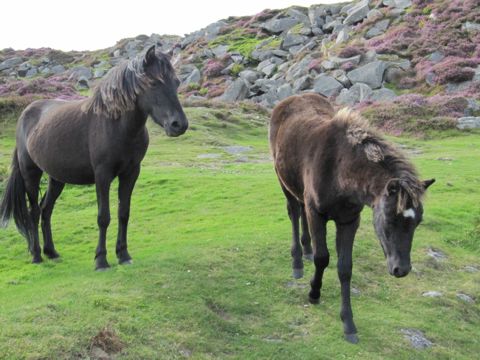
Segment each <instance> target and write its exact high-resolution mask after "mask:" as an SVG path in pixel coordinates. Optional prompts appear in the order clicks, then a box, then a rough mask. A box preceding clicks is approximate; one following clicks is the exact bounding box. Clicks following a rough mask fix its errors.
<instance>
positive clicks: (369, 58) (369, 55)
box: [363, 50, 377, 64]
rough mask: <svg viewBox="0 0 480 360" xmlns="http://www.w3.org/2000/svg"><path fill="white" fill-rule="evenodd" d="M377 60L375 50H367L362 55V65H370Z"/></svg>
mask: <svg viewBox="0 0 480 360" xmlns="http://www.w3.org/2000/svg"><path fill="white" fill-rule="evenodd" d="M376 60H377V52H376V51H375V50H368V51H367V52H366V53H365V54H364V55H363V63H364V64H366V63H370V62H373V61H376Z"/></svg>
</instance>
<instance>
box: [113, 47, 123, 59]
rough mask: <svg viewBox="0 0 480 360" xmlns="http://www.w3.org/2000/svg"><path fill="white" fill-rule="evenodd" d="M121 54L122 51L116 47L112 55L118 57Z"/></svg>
mask: <svg viewBox="0 0 480 360" xmlns="http://www.w3.org/2000/svg"><path fill="white" fill-rule="evenodd" d="M121 55H122V52H121V51H120V49H117V50H115V51H114V52H113V57H120V56H121Z"/></svg>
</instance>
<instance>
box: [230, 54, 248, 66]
mask: <svg viewBox="0 0 480 360" xmlns="http://www.w3.org/2000/svg"><path fill="white" fill-rule="evenodd" d="M230 57H231V59H232V60H233V62H234V63H235V64H241V63H243V60H245V57H244V56H243V55H242V54H235V53H232V54H231V55H230Z"/></svg>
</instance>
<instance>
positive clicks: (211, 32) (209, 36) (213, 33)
mask: <svg viewBox="0 0 480 360" xmlns="http://www.w3.org/2000/svg"><path fill="white" fill-rule="evenodd" d="M226 25H228V24H227V23H226V22H225V21H221V20H220V21H217V22H215V23H213V24H210V25H208V26H207V27H206V28H205V30H204V36H205V39H206V40H207V41H212V40H213V39H215V38H216V37H217V36H218V33H219V32H220V30H221V29H222V28H223V27H224V26H226Z"/></svg>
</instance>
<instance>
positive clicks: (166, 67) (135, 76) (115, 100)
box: [84, 46, 188, 136]
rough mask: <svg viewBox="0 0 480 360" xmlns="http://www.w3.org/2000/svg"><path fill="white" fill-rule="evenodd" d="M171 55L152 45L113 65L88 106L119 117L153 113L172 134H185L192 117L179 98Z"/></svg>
mask: <svg viewBox="0 0 480 360" xmlns="http://www.w3.org/2000/svg"><path fill="white" fill-rule="evenodd" d="M179 83H180V82H179V81H178V78H177V76H176V75H175V71H174V70H173V67H172V64H171V63H170V56H169V55H167V54H163V53H161V52H160V51H156V50H155V46H152V47H151V48H149V49H148V50H147V52H146V53H145V54H144V55H139V56H137V57H136V58H134V59H132V60H129V61H124V62H123V63H121V64H119V65H118V66H116V67H114V68H112V69H111V70H110V71H109V72H108V73H107V75H106V76H105V78H104V79H102V81H101V82H100V83H99V84H98V86H97V87H96V88H95V90H94V92H93V95H92V97H91V98H90V99H89V100H88V101H87V102H86V103H85V105H84V110H85V111H92V112H93V113H94V114H97V115H98V116H103V117H110V118H114V119H118V118H120V117H122V116H123V115H124V114H126V113H128V112H131V111H138V110H140V111H141V112H142V113H143V114H144V115H150V116H151V117H152V118H153V121H155V122H156V123H157V124H159V125H160V126H162V127H163V128H164V129H165V132H166V133H167V135H168V136H179V135H182V134H183V133H184V132H185V131H186V130H187V128H188V121H187V118H186V116H185V113H184V112H183V109H182V106H181V105H180V101H179V100H178V95H177V89H178V85H179Z"/></svg>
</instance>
